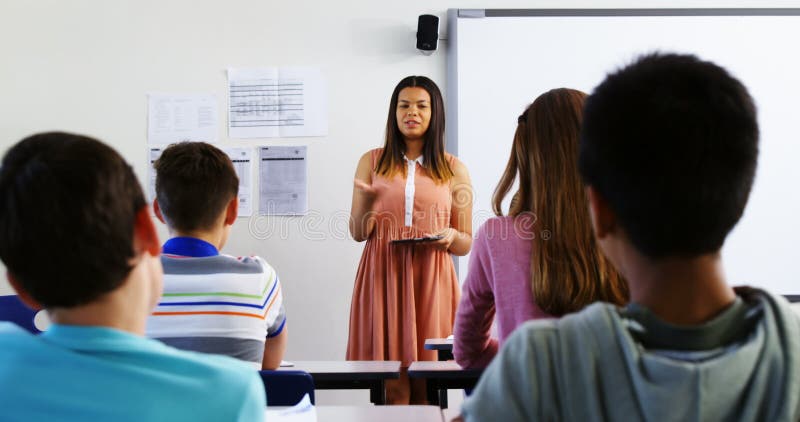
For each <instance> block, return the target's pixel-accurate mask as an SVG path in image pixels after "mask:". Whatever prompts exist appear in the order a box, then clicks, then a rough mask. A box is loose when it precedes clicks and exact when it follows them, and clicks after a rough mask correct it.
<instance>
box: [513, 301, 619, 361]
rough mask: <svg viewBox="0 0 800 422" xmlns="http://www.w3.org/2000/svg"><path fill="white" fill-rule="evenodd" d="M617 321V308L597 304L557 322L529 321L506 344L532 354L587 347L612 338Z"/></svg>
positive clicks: (546, 320) (607, 304)
mask: <svg viewBox="0 0 800 422" xmlns="http://www.w3.org/2000/svg"><path fill="white" fill-rule="evenodd" d="M618 319H619V316H618V313H617V308H616V306H614V305H612V304H609V303H601V302H597V303H594V304H591V305H589V306H587V307H586V308H584V309H583V310H582V311H580V312H576V313H573V314H569V315H566V316H563V317H561V318H559V319H539V320H534V321H528V322H526V323H524V324H523V325H521V326H520V327H519V328H518V329H517V330H515V331H514V333H513V334H512V335H511V336H510V337H509V338H508V340H507V342H508V343H511V342H515V343H517V345H518V346H521V347H522V348H523V349H529V350H531V351H535V350H536V349H541V348H547V349H550V350H554V349H573V348H575V347H580V348H585V347H590V346H594V343H595V342H596V341H597V339H602V338H612V337H613V336H614V334H613V333H614V331H615V326H616V325H617V320H618Z"/></svg>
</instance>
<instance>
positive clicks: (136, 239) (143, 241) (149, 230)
mask: <svg viewBox="0 0 800 422" xmlns="http://www.w3.org/2000/svg"><path fill="white" fill-rule="evenodd" d="M153 202H154V203H157V202H156V201H153ZM156 213H157V214H158V213H159V212H158V211H156ZM133 243H134V248H135V249H136V252H137V253H138V252H139V251H142V252H147V253H149V254H150V255H152V256H158V255H160V254H161V243H160V242H159V241H158V233H156V227H155V226H154V225H153V220H152V219H151V218H150V213H149V210H148V209H147V207H142V209H140V210H139V212H137V213H136V222H135V224H134V228H133Z"/></svg>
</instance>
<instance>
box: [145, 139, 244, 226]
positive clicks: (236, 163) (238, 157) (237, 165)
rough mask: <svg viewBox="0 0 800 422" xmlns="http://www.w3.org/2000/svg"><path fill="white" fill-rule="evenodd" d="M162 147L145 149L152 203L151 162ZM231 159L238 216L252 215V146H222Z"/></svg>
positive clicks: (153, 189)
mask: <svg viewBox="0 0 800 422" xmlns="http://www.w3.org/2000/svg"><path fill="white" fill-rule="evenodd" d="M164 149H165V148H164V147H160V146H154V145H151V146H150V147H149V148H148V149H147V155H148V157H147V158H148V162H149V164H150V165H149V166H148V167H147V180H148V185H147V195H148V198H149V200H150V202H151V203H152V202H153V200H154V199H156V170H155V169H154V168H153V163H155V162H156V160H158V158H159V157H161V153H162V152H164ZM222 150H223V151H224V152H225V153H226V154H227V155H228V157H230V159H231V161H233V168H234V169H235V170H236V175H237V176H238V177H239V217H250V216H251V215H253V165H254V164H255V160H254V157H253V149H252V148H223V149H222Z"/></svg>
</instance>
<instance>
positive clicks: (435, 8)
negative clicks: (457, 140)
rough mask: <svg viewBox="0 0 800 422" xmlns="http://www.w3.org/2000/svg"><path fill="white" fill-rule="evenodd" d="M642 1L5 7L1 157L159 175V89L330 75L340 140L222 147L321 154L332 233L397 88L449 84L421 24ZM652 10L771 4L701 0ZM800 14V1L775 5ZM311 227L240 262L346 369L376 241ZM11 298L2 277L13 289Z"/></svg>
mask: <svg viewBox="0 0 800 422" xmlns="http://www.w3.org/2000/svg"><path fill="white" fill-rule="evenodd" d="M642 6H643V2H640V1H636V0H617V1H612V0H605V1H589V0H586V1H575V0H568V1H557V0H548V1H538V2H535V1H522V0H499V1H485V0H484V1H467V0H464V1H454V0H446V1H438V2H432V1H430V0H407V1H403V2H397V1H395V2H388V1H379V0H358V1H351V0H344V1H322V0H320V1H316V2H313V1H301V0H293V1H285V2H278V1H253V0H227V1H197V0H194V1H190V0H181V1H169V0H131V1H112V0H107V1H101V0H80V1H78V0H75V1H72V0H70V1H67V0H48V1H38V0H2V3H0V61H2V64H1V65H0V153H4V152H5V150H7V149H8V148H9V147H10V146H11V145H12V144H13V143H15V142H16V141H18V140H19V139H21V138H22V137H24V136H27V135H29V134H32V133H34V132H39V131H44V130H54V129H58V130H67V131H75V132H80V133H85V134H88V135H92V136H95V137H98V138H100V139H102V140H104V141H106V142H108V143H111V144H112V145H113V146H114V147H115V148H117V149H118V150H119V151H120V153H122V154H123V155H124V156H125V157H126V158H127V159H128V160H129V161H130V162H132V163H133V165H134V167H135V169H136V171H137V173H138V175H139V176H140V180H142V181H144V180H145V177H146V174H147V173H146V165H147V164H146V159H145V137H146V129H147V127H146V120H147V115H146V97H145V93H146V92H150V91H165V92H213V93H216V94H217V95H218V96H219V99H220V116H225V115H226V114H225V113H224V108H223V107H224V105H225V103H226V101H225V99H226V91H225V89H226V77H225V69H226V68H227V67H231V66H233V67H235V66H268V65H312V66H319V67H320V68H321V69H322V71H323V73H324V74H325V76H326V77H327V79H328V84H329V114H328V116H329V119H330V131H329V135H328V136H327V137H325V138H303V139H294V140H277V141H275V140H259V141H253V142H241V141H231V140H229V139H228V138H227V133H226V130H225V128H224V126H225V125H224V123H225V122H226V120H225V119H223V120H222V122H221V123H223V124H222V125H221V126H222V127H221V128H220V140H221V141H222V144H221V145H224V146H233V145H255V144H271V145H289V144H294V143H301V144H306V145H308V150H309V151H308V154H309V160H308V161H309V207H310V209H311V210H313V211H314V212H315V213H317V214H319V215H321V216H322V217H323V218H324V220H323V224H324V225H323V226H322V227H327V224H328V222H329V221H330V220H331V219H332V218H333V217H334V216H335V215H338V214H343V215H346V213H347V212H349V208H350V197H351V189H352V178H353V173H354V171H355V164H356V162H357V160H358V157H359V156H360V155H361V154H362V153H363V152H365V151H366V150H368V149H370V148H373V147H376V146H379V145H380V144H381V143H382V133H383V128H384V124H385V118H386V111H387V107H388V100H389V95H390V94H391V90H392V88H393V87H394V85H395V84H396V83H397V81H399V80H400V79H401V78H402V77H404V76H406V75H409V74H423V75H428V76H430V77H432V78H433V79H434V80H435V81H437V82H438V83H439V85H440V87H441V88H442V89H444V86H445V81H444V74H445V62H444V59H445V55H444V52H445V51H444V50H445V49H446V48H447V42H446V41H444V42H442V43H440V45H441V50H442V51H439V52H437V53H435V54H434V55H432V56H430V57H426V56H423V55H421V54H419V53H418V52H417V51H416V50H415V48H414V32H415V30H416V19H417V15H419V14H422V13H432V14H436V15H439V17H440V19H441V24H442V25H441V32H442V34H443V35H445V34H446V28H445V27H444V26H445V25H444V24H445V23H446V18H445V15H446V10H447V8H456V7H457V8H487V7H489V8H499V7H510V8H546V7H576V8H589V7H618V8H624V7H629V8H630V7H642ZM646 6H647V7H766V6H767V5H766V4H764V2H760V1H730V0H729V1H713V2H709V1H702V2H701V1H691V0H685V1H671V2H668V1H650V2H647V4H646ZM798 6H800V3H798V2H797V1H771V2H770V4H769V7H798ZM304 222H306V223H307V222H308V220H303V219H299V218H276V217H271V218H268V219H265V218H263V217H262V218H253V219H250V220H248V219H239V221H238V222H237V223H236V225H235V226H234V230H233V233H232V235H231V239H232V240H231V241H230V245H229V246H228V247H226V248H225V252H227V253H230V254H258V255H261V256H263V257H265V258H266V259H267V260H268V261H269V262H270V263H272V264H273V266H274V267H276V268H277V270H278V271H279V273H280V275H281V279H282V281H283V283H284V295H285V297H286V306H287V311H288V313H289V326H290V331H289V332H290V340H289V348H288V358H289V359H296V360H311V359H319V360H322V359H343V358H344V353H345V345H346V341H347V327H348V317H349V309H350V295H351V292H352V288H353V279H354V277H355V272H356V267H357V264H358V259H359V257H360V254H361V249H362V247H363V245H362V244H359V243H356V242H354V241H352V240H350V239H349V238H347V237H341V236H340V238H331V236H326V238H325V239H321V240H320V239H317V240H313V239H308V238H304V236H303V235H302V233H301V230H300V226H301V224H303V223H304ZM250 223H253V224H252V225H255V226H258V227H261V228H263V226H264V224H275V226H276V227H284V228H285V234H286V235H285V236H280V234H279V233H278V234H273V235H272V236H270V237H269V238H266V239H263V240H262V239H260V238H259V237H257V236H255V235H254V234H253V233H251V231H250V230H249V226H250V225H251V224H250ZM343 227H345V226H343ZM339 231H341V230H339ZM162 234H165V233H164V232H163V230H162ZM0 270H4V269H3V268H0ZM3 272H4V271H3ZM9 292H10V289H9V287H8V286H7V284H5V282H4V281H2V282H0V293H9ZM364 397H366V393H365V394H364Z"/></svg>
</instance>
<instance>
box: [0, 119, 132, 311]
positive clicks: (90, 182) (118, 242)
mask: <svg viewBox="0 0 800 422" xmlns="http://www.w3.org/2000/svg"><path fill="white" fill-rule="evenodd" d="M146 205H147V203H146V201H145V199H144V195H143V194H142V188H141V187H140V186H139V182H138V181H137V179H136V176H135V175H134V173H133V170H132V169H131V167H130V166H129V165H128V164H127V163H126V162H125V161H124V160H123V159H122V157H120V155H119V154H117V152H116V151H114V150H113V149H111V148H110V147H108V146H107V145H105V144H103V143H101V142H100V141H97V140H95V139H92V138H89V137H86V136H81V135H73V134H69V133H59V132H51V133H42V134H38V135H33V136H31V137H28V138H26V139H23V140H22V141H20V142H19V143H18V144H16V145H15V146H14V147H12V148H11V149H10V150H9V151H8V152H7V153H6V155H5V157H4V158H3V163H2V168H0V258H2V260H3V262H4V263H5V265H6V266H7V267H8V271H9V273H11V274H12V275H13V276H14V278H15V279H16V280H17V282H18V283H19V284H20V285H21V286H22V287H23V288H24V289H25V290H26V291H27V292H28V293H29V294H30V295H31V296H32V297H33V298H34V299H35V300H36V301H38V302H39V303H41V304H42V305H43V306H44V307H46V308H53V307H65V308H69V307H74V306H77V305H83V304H86V303H90V302H92V301H94V300H95V299H97V298H99V297H100V296H101V295H103V294H105V293H108V292H111V291H113V290H115V289H116V288H118V287H119V286H120V285H121V284H122V282H123V281H124V280H125V279H126V277H127V276H128V273H129V272H130V271H131V269H132V267H131V265H130V263H129V261H130V259H131V258H133V257H134V256H135V251H134V250H133V232H134V224H135V220H136V214H137V213H138V212H139V211H141V210H142V208H143V207H145V206H146Z"/></svg>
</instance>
